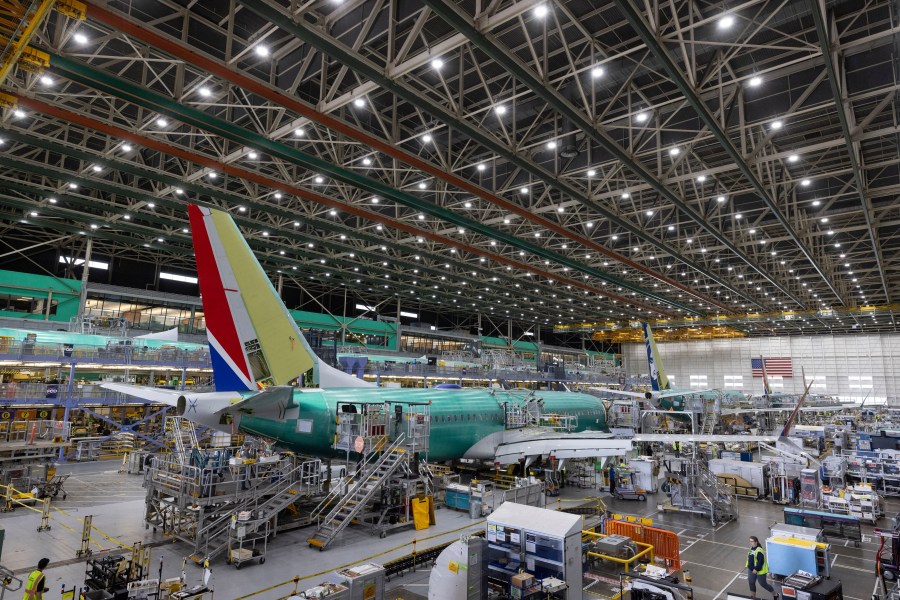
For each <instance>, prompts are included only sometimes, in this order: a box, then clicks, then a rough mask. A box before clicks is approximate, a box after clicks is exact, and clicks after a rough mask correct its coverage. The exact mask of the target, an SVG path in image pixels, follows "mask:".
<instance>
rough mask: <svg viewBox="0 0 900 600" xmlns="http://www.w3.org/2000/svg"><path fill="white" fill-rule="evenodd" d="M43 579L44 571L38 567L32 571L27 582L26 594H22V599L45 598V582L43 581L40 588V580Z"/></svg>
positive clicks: (36, 599)
mask: <svg viewBox="0 0 900 600" xmlns="http://www.w3.org/2000/svg"><path fill="white" fill-rule="evenodd" d="M43 579H44V573H43V571H38V570H37V569H35V570H34V571H32V572H31V574H30V575H29V576H28V581H27V582H26V583H25V595H24V596H22V600H43V598H44V584H43V583H41V587H40V589H38V582H39V581H41V580H43Z"/></svg>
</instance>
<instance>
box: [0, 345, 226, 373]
mask: <svg viewBox="0 0 900 600" xmlns="http://www.w3.org/2000/svg"><path fill="white" fill-rule="evenodd" d="M0 356H2V357H3V358H4V359H8V360H20V361H24V362H46V361H53V362H73V361H74V362H82V363H83V362H100V363H116V364H118V363H124V364H160V365H170V366H179V367H180V366H191V367H195V368H198V367H209V366H210V364H211V363H210V359H209V350H208V349H205V348H200V349H196V350H186V349H182V348H149V347H144V346H140V345H137V344H108V345H106V346H91V345H84V344H75V345H73V344H65V343H40V344H39V343H35V342H28V341H8V340H5V341H3V342H2V343H0Z"/></svg>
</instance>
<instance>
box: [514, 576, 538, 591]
mask: <svg viewBox="0 0 900 600" xmlns="http://www.w3.org/2000/svg"><path fill="white" fill-rule="evenodd" d="M510 583H511V584H512V586H513V587H514V588H519V589H524V588H527V587H530V586H532V585H533V584H534V575H532V574H531V573H517V574H515V575H513V576H512V579H511V580H510Z"/></svg>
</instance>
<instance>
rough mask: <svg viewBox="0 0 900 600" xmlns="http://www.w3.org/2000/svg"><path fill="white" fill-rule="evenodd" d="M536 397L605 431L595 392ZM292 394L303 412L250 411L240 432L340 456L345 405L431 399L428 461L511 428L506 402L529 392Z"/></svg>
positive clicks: (457, 453) (580, 424)
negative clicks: (306, 425) (302, 429)
mask: <svg viewBox="0 0 900 600" xmlns="http://www.w3.org/2000/svg"><path fill="white" fill-rule="evenodd" d="M535 396H536V397H537V398H540V399H542V400H543V409H542V413H543V414H563V415H572V416H576V417H577V418H578V420H577V426H576V427H575V428H574V429H573V430H572V431H576V432H577V431H586V430H591V431H606V412H605V409H604V406H603V403H602V402H601V401H600V400H599V399H598V398H595V397H594V396H591V395H588V394H580V393H574V392H536V394H535ZM293 398H294V404H295V405H298V406H299V414H298V413H297V409H296V408H295V409H288V411H287V412H286V415H285V419H283V420H276V419H269V418H262V417H256V416H252V415H245V416H243V417H242V418H241V421H240V430H241V431H244V432H246V433H249V434H253V435H260V436H264V437H267V438H271V439H274V440H276V441H277V442H278V443H279V444H280V445H281V446H283V447H285V448H288V449H290V450H293V451H295V452H298V453H300V454H307V455H314V456H319V457H323V458H326V457H341V456H345V452H343V451H339V450H334V449H333V448H332V445H333V444H334V439H335V434H336V420H337V419H336V417H337V412H338V410H339V409H340V407H341V406H342V405H345V404H354V403H355V404H356V405H357V406H358V405H359V404H360V403H383V402H389V403H428V402H430V403H431V407H430V412H431V435H430V438H429V449H428V459H429V460H431V461H443V460H452V459H456V458H462V457H463V456H464V455H465V454H466V452H467V451H468V450H469V449H470V448H471V447H472V446H474V445H475V443H476V442H478V441H479V440H481V439H483V438H485V437H488V436H490V435H492V434H495V433H499V432H503V431H504V430H505V429H506V427H505V411H504V409H503V406H502V405H503V403H504V402H511V403H516V404H521V403H522V402H523V401H524V398H525V395H524V393H522V394H520V393H518V392H512V393H509V392H506V391H503V390H494V391H492V390H489V389H485V388H465V389H456V390H454V389H446V390H445V389H408V388H407V389H400V388H372V389H365V388H345V389H329V390H324V389H309V388H306V389H302V390H301V389H297V390H295V391H294V395H293ZM391 410H393V409H391ZM404 411H406V409H405V408H404ZM298 420H300V421H303V420H307V421H312V428H311V430H310V431H309V433H299V432H298ZM473 458H486V459H490V458H492V457H490V456H485V457H480V456H479V457H473Z"/></svg>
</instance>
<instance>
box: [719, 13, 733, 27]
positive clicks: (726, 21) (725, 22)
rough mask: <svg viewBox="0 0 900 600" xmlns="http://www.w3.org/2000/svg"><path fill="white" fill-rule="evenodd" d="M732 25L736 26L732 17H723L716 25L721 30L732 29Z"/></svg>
mask: <svg viewBox="0 0 900 600" xmlns="http://www.w3.org/2000/svg"><path fill="white" fill-rule="evenodd" d="M732 25H734V17H733V16H731V15H725V16H723V17H722V18H721V19H719V22H718V23H717V24H716V26H717V27H718V28H719V29H730V28H731V26H732Z"/></svg>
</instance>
